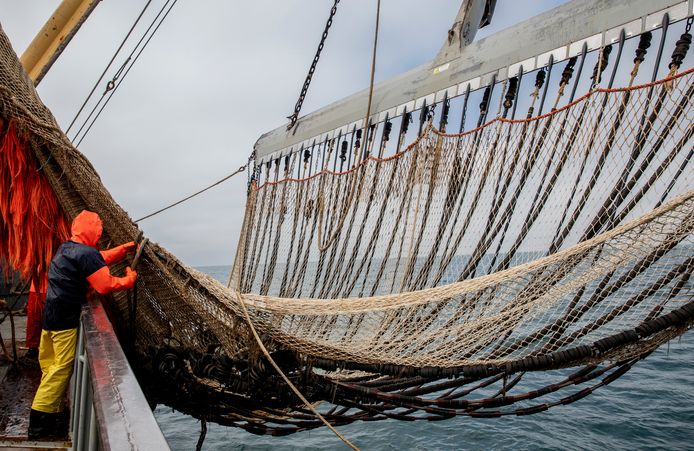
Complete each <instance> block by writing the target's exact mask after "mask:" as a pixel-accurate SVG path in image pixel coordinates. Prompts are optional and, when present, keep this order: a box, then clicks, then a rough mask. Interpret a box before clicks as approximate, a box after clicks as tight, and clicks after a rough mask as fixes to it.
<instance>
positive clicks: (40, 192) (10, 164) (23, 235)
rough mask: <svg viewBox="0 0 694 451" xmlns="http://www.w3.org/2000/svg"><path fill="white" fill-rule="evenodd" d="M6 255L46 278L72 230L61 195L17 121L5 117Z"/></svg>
mask: <svg viewBox="0 0 694 451" xmlns="http://www.w3.org/2000/svg"><path fill="white" fill-rule="evenodd" d="M0 130H2V131H1V132H0V260H2V261H5V262H7V263H8V264H9V265H8V266H9V268H8V267H6V268H5V270H6V271H9V269H10V268H12V269H14V270H16V271H18V272H19V274H20V276H21V277H22V278H23V279H25V280H28V279H30V278H31V279H35V280H39V281H40V280H44V278H45V276H46V272H47V270H48V265H49V264H50V262H51V259H52V258H53V254H54V252H55V251H56V249H57V248H58V246H59V245H60V243H62V242H63V241H65V240H66V239H68V237H69V236H70V234H69V232H68V230H69V229H68V225H67V220H66V218H65V215H64V214H63V211H62V209H61V208H60V206H59V205H58V199H57V197H56V195H55V193H54V192H53V189H52V188H51V185H50V184H49V183H48V180H46V177H45V176H44V175H43V173H42V172H41V171H39V168H38V166H37V163H36V157H35V156H34V153H33V151H32V150H31V147H30V146H29V145H28V143H27V142H26V140H25V139H23V137H22V136H21V135H20V134H19V133H18V131H17V129H16V128H15V127H14V124H12V122H11V121H10V123H9V124H8V123H7V122H6V121H4V120H2V119H0Z"/></svg>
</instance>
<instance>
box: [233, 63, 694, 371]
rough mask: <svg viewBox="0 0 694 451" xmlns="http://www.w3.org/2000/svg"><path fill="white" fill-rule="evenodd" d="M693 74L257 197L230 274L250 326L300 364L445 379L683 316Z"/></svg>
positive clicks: (287, 184)
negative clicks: (387, 366)
mask: <svg viewBox="0 0 694 451" xmlns="http://www.w3.org/2000/svg"><path fill="white" fill-rule="evenodd" d="M693 76H694V74H693V73H692V72H691V71H690V72H688V73H686V74H683V75H682V76H680V77H678V78H676V79H675V80H674V81H672V82H670V83H658V84H655V85H650V86H646V87H635V88H629V89H621V90H596V91H593V92H591V93H590V94H588V95H586V96H584V97H582V98H581V99H579V100H577V101H575V102H573V103H572V104H570V105H568V106H566V107H564V108H562V109H561V110H555V111H553V112H552V113H550V114H547V115H544V116H541V117H538V118H533V119H531V120H519V121H511V120H503V119H496V120H493V121H491V122H490V123H488V124H486V125H484V126H483V127H481V128H479V129H476V130H473V131H471V132H467V133H464V134H461V135H446V134H441V133H438V132H437V131H436V130H435V129H433V128H429V129H428V130H427V131H426V132H425V133H424V134H423V136H422V137H421V138H420V139H419V140H418V141H417V142H415V143H414V144H412V145H411V146H410V147H409V148H408V149H406V150H405V151H404V152H402V153H400V154H397V155H395V156H394V157H391V158H388V159H384V160H378V159H376V158H373V159H370V160H367V161H365V162H363V163H362V164H360V165H359V166H358V167H356V168H354V169H352V170H350V171H347V172H344V173H334V172H331V171H329V170H325V171H322V172H321V173H319V174H317V175H315V176H313V177H310V178H307V179H301V180H297V179H284V180H280V181H279V182H268V183H265V184H263V185H262V186H260V187H259V188H257V189H255V190H254V191H253V192H252V193H251V195H250V197H249V201H248V209H247V219H246V223H245V227H244V231H245V234H244V237H243V240H242V243H243V249H242V252H241V253H240V256H239V259H238V260H237V268H236V275H237V277H238V279H237V283H238V287H239V291H240V292H242V293H254V294H253V295H251V294H248V295H244V296H245V297H246V299H248V300H249V302H250V304H251V306H252V307H251V309H252V310H254V311H255V312H256V316H255V321H256V322H257V326H258V328H259V329H260V330H263V331H264V332H266V333H268V334H270V335H271V336H272V337H273V338H274V339H276V340H277V341H279V342H281V343H283V344H285V345H286V346H288V347H290V348H292V349H298V350H300V351H301V352H303V353H306V354H307V355H311V356H322V357H325V358H330V359H338V360H349V361H360V362H369V363H377V362H382V363H384V362H387V363H392V364H404V365H411V366H444V367H450V366H460V365H467V364H480V363H501V362H505V361H509V360H516V359H519V358H523V357H526V356H531V355H541V354H544V353H547V352H552V351H556V350H561V349H564V348H566V347H569V346H576V345H581V344H588V343H593V342H595V341H597V340H599V339H601V338H604V337H606V336H609V335H612V334H615V333H617V332H620V331H623V330H627V329H631V328H634V327H636V326H637V325H638V324H639V323H640V322H641V321H643V320H644V319H647V318H653V317H655V316H656V315H658V314H662V313H667V312H668V311H670V310H672V309H674V308H678V307H681V306H682V305H683V303H685V302H688V301H689V300H690V299H691V296H692V289H691V285H690V284H688V283H687V281H688V279H689V275H690V274H691V270H692V258H691V253H692V252H691V250H692V248H691V246H692V244H693V243H692V236H691V230H692V215H691V213H692V204H691V202H690V200H689V198H690V196H691V193H690V192H688V190H689V189H691V187H692V181H693V180H692V178H693V177H694V174H692V171H691V169H689V168H687V164H688V162H689V159H690V158H691V153H692V133H693V132H694V126H693V125H692V119H693V114H694V112H693V109H692V107H691V102H690V99H691V96H692V92H693V91H694V86H693V85H692V77H693ZM296 160H297V158H295V159H294V161H296ZM326 160H329V159H327V158H326ZM294 164H296V163H294ZM299 164H300V163H299ZM275 170H276V171H281V170H282V169H280V167H279V165H277V166H276V169H275ZM286 170H287V173H291V171H292V169H291V168H287V169H286ZM680 195H682V196H684V197H678V196H680ZM673 198H676V199H677V200H676V201H674V202H670V203H668V201H669V200H670V199H673ZM664 203H665V206H664V207H663V204H664ZM656 207H660V208H658V209H656V210H654V209H655V208H656ZM634 218H636V219H634ZM630 221H631V222H630ZM623 224H628V225H627V226H623V227H618V226H620V225H623ZM509 268H511V269H509ZM286 298H293V299H286ZM294 298H300V299H294ZM351 298H358V299H351Z"/></svg>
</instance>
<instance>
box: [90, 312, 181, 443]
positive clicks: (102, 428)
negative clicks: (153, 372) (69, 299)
mask: <svg viewBox="0 0 694 451" xmlns="http://www.w3.org/2000/svg"><path fill="white" fill-rule="evenodd" d="M82 325H83V327H84V334H85V340H86V349H87V359H88V363H89V371H90V373H91V381H92V388H93V392H94V411H95V413H96V418H97V423H98V430H99V435H100V445H101V449H103V450H122V449H143V450H149V449H152V450H154V449H156V450H162V449H169V447H168V444H167V443H166V439H165V438H164V435H163V434H162V432H161V430H160V429H159V426H158V425H157V422H156V420H155V419H154V415H152V411H151V409H150V407H149V404H148V403H147V401H146V399H145V396H144V394H143V393H142V389H141V388H140V386H139V385H138V383H137V380H136V379H135V375H134V373H133V371H132V369H131V368H130V365H129V364H128V361H127V359H126V357H125V354H124V353H123V350H122V348H121V347H120V344H119V342H118V339H117V337H116V334H115V333H114V331H113V327H112V326H111V323H110V321H109V320H108V318H107V316H106V312H105V311H104V308H103V306H102V305H101V304H100V303H96V302H89V303H88V305H87V306H86V307H85V308H84V315H83V317H82Z"/></svg>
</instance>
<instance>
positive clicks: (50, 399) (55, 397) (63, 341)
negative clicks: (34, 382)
mask: <svg viewBox="0 0 694 451" xmlns="http://www.w3.org/2000/svg"><path fill="white" fill-rule="evenodd" d="M76 349H77V329H67V330H42V331H41V344H40V345H39V364H40V365H41V373H42V374H41V385H39V389H38V390H37V391H36V396H34V402H33V403H32V404H31V408H32V409H34V410H38V411H39V412H44V413H58V412H62V411H63V407H64V406H63V400H64V399H65V393H66V392H67V387H68V384H69V383H70V376H72V367H73V363H74V361H75V351H76Z"/></svg>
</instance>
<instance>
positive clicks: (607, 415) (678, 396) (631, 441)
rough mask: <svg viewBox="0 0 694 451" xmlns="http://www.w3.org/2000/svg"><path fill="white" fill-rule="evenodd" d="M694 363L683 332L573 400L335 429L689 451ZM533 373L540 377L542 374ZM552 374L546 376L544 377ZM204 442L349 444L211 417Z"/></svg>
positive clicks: (170, 430) (444, 445)
mask: <svg viewBox="0 0 694 451" xmlns="http://www.w3.org/2000/svg"><path fill="white" fill-rule="evenodd" d="M199 269H200V270H202V271H204V272H207V273H208V274H210V275H212V276H214V277H216V278H217V279H219V280H222V281H226V276H227V274H228V271H229V268H228V267H222V266H213V267H203V268H199ZM693 362H694V333H692V332H688V333H685V334H684V335H683V336H682V337H680V338H678V339H675V340H673V341H672V342H670V343H668V344H666V345H664V346H661V347H660V348H659V349H658V350H656V351H655V352H654V353H653V354H651V355H650V356H649V357H648V358H647V359H645V360H643V361H641V362H639V363H638V364H636V365H635V366H634V368H633V369H631V371H629V372H628V373H626V374H625V375H624V376H622V377H621V378H619V379H617V380H616V381H614V382H612V384H610V385H608V386H606V387H602V388H599V389H598V390H596V391H595V392H594V393H593V394H592V395H590V396H588V397H586V398H583V399H582V400H579V401H577V402H575V403H573V404H570V405H567V406H558V407H554V408H552V409H549V410H548V411H546V412H542V413H538V414H534V415H529V416H523V417H516V416H508V417H503V418H494V419H476V418H468V417H456V418H452V419H449V420H444V421H437V422H429V421H416V422H403V421H396V420H384V421H377V422H355V423H352V424H350V425H346V426H340V427H339V428H338V430H339V431H340V432H341V433H342V434H343V435H344V436H345V437H347V438H348V439H349V440H350V441H352V443H354V444H355V445H357V446H358V447H360V448H361V449H365V450H369V449H373V450H381V449H393V450H395V449H397V450H400V449H408V450H410V449H412V450H425V449H513V450H515V449H586V450H593V449H625V450H641V449H642V450H651V449H669V450H685V449H692V450H694V371H693V370H694V365H693ZM533 376H534V377H535V379H534V380H535V381H537V382H538V383H541V382H542V380H543V378H544V377H547V376H545V375H544V374H538V375H533ZM556 380H557V379H556V378H554V379H549V378H547V382H548V383H549V382H553V381H556ZM582 387H583V386H580V387H579V389H580V388H582ZM577 390H578V389H577ZM577 390H574V391H577ZM571 392H573V391H571ZM568 393H569V392H568V391H567V393H566V394H568ZM566 394H562V395H561V396H565V395H566ZM155 417H156V418H157V421H158V422H159V425H160V427H161V429H162V431H163V433H164V435H165V436H166V439H167V440H168V442H169V445H170V446H171V449H173V450H192V449H195V445H196V443H197V440H198V436H199V434H200V422H199V421H198V420H196V419H194V418H192V417H189V416H187V415H184V414H182V413H180V412H176V411H173V410H172V409H171V408H169V407H166V406H159V407H157V409H156V411H155ZM203 449H205V450H226V449H254V450H265V449H268V450H269V449H302V450H303V449H316V450H317V449H321V450H324V449H326V450H327V449H346V447H345V446H344V445H343V444H342V442H341V441H340V440H339V439H338V438H337V437H336V436H335V435H334V434H333V433H332V432H330V431H329V430H328V429H327V428H319V429H315V430H312V431H304V432H299V433H296V434H293V435H290V436H287V437H270V436H256V435H252V434H250V433H248V432H245V431H243V430H241V429H236V428H229V427H224V426H219V425H217V424H212V423H209V424H208V429H207V437H206V439H205V443H204V446H203Z"/></svg>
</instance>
